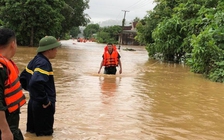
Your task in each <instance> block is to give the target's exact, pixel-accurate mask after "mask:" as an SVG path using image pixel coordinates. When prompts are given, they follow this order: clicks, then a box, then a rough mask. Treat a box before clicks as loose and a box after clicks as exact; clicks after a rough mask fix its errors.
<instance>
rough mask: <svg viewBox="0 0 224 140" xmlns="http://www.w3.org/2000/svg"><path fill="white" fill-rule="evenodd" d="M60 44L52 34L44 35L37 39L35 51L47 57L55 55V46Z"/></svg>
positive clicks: (50, 57) (51, 57)
mask: <svg viewBox="0 0 224 140" xmlns="http://www.w3.org/2000/svg"><path fill="white" fill-rule="evenodd" d="M60 46H61V43H60V42H59V41H58V40H57V39H56V38H55V37H53V36H45V37H43V38H42V39H41V40H40V41H39V47H38V48H37V53H42V54H43V55H45V56H46V57H47V58H48V59H53V58H55V57H56V54H57V48H58V47H60Z"/></svg>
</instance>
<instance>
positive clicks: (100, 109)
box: [13, 40, 224, 140]
mask: <svg viewBox="0 0 224 140" xmlns="http://www.w3.org/2000/svg"><path fill="white" fill-rule="evenodd" d="M61 42H62V44H63V47H61V48H59V49H58V54H57V57H56V58H55V59H54V60H51V62H52V65H53V69H54V75H55V82H56V90H57V102H56V114H55V123H54V134H53V136H52V137H36V136H35V135H33V134H30V133H26V118H27V116H26V115H27V113H26V109H27V104H26V105H25V106H23V107H22V109H21V121H20V128H21V130H22V133H23V135H24V138H25V140H223V139H224V133H223V132H224V110H223V106H224V94H223V91H224V85H223V84H221V83H215V82H211V81H209V80H207V79H204V78H203V77H202V76H201V75H197V74H194V73H191V72H190V70H189V68H188V67H187V66H185V65H181V64H167V63H161V62H157V61H155V60H149V59H148V56H147V51H146V50H145V49H144V47H143V46H122V47H121V50H120V51H119V53H120V55H121V61H122V64H123V73H122V74H117V75H115V76H109V75H104V74H102V73H103V70H102V71H101V74H97V72H98V69H99V66H100V62H101V60H102V54H103V47H104V45H103V44H97V43H94V42H86V43H80V42H76V41H73V40H67V41H61ZM126 47H127V48H132V49H135V50H136V51H124V50H123V49H124V48H126ZM35 54H36V48H34V47H19V48H18V50H17V54H16V56H15V57H14V58H13V60H14V61H15V62H16V63H17V64H18V66H19V69H20V70H22V69H24V68H25V67H26V65H27V63H28V62H29V61H30V60H31V59H32V58H33V57H34V55H35ZM24 93H25V95H26V98H27V100H29V96H28V93H27V91H24Z"/></svg>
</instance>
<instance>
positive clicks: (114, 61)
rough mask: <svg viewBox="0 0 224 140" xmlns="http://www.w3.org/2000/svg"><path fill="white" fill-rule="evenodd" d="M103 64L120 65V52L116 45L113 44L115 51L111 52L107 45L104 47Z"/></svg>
mask: <svg viewBox="0 0 224 140" xmlns="http://www.w3.org/2000/svg"><path fill="white" fill-rule="evenodd" d="M103 66H106V67H108V66H118V52H117V49H116V46H114V45H113V51H112V53H111V54H110V53H109V51H108V47H107V46H106V47H105V48H104V54H103Z"/></svg>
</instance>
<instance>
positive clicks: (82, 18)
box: [60, 0, 90, 36]
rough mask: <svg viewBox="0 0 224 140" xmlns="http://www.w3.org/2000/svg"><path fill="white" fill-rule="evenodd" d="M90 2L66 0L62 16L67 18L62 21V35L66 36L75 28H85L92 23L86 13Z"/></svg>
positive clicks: (86, 0) (87, 0)
mask: <svg viewBox="0 0 224 140" xmlns="http://www.w3.org/2000/svg"><path fill="white" fill-rule="evenodd" d="M88 3H89V0H65V4H64V6H63V8H62V10H61V12H60V13H61V14H62V15H63V17H64V18H65V20H63V21H62V23H61V27H62V30H61V31H60V34H61V35H62V36H64V35H65V34H66V33H68V32H69V31H70V30H71V29H72V28H73V27H78V26H85V25H86V24H87V23H89V22H90V20H89V18H88V15H87V14H85V13H84V10H85V9H88V8H89V5H88Z"/></svg>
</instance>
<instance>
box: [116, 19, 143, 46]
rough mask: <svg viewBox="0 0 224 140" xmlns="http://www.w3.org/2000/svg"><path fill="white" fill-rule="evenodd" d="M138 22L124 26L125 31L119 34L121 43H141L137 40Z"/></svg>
mask: <svg viewBox="0 0 224 140" xmlns="http://www.w3.org/2000/svg"><path fill="white" fill-rule="evenodd" d="M136 24H137V22H132V25H130V26H124V28H123V32H122V34H120V36H119V42H120V43H121V45H139V43H138V42H137V41H136V40H135V36H136V35H137V30H136Z"/></svg>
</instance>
